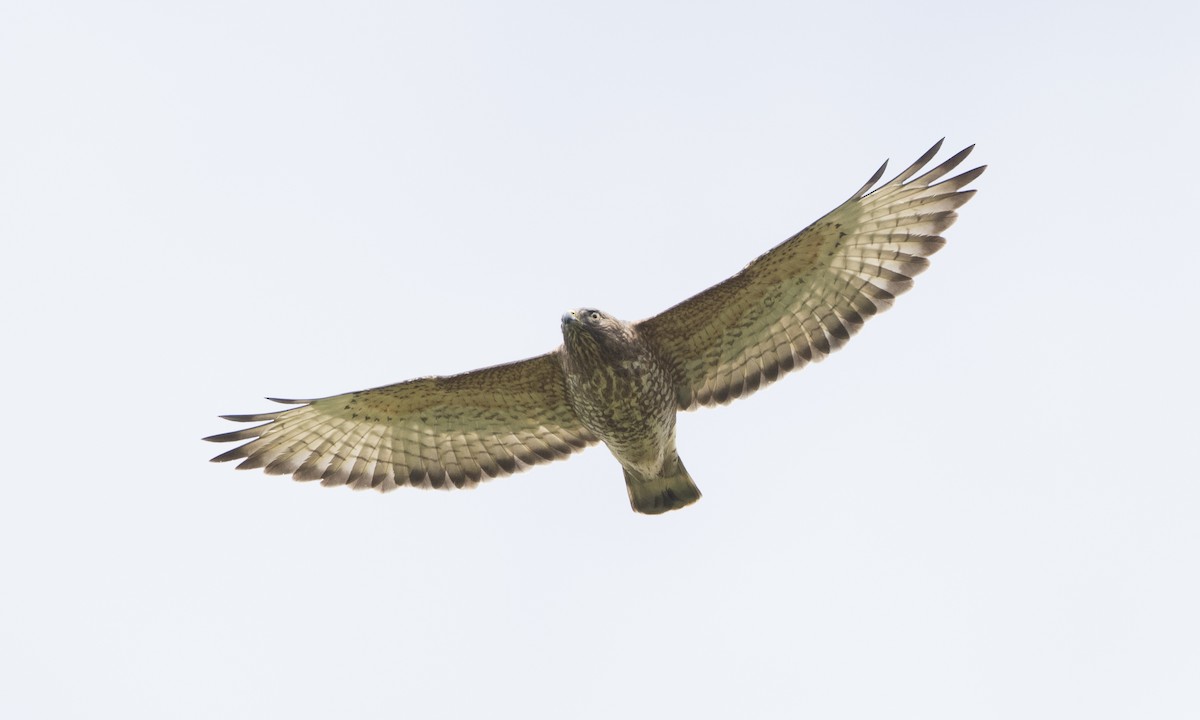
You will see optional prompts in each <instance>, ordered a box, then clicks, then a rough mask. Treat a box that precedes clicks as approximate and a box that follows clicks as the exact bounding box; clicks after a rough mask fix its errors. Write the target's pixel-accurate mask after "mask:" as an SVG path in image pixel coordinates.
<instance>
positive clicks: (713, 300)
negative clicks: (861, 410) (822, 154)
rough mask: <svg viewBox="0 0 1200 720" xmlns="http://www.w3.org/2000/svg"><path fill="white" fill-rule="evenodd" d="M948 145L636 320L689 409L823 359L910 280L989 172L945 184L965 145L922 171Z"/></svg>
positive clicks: (682, 403) (726, 398)
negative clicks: (736, 268)
mask: <svg viewBox="0 0 1200 720" xmlns="http://www.w3.org/2000/svg"><path fill="white" fill-rule="evenodd" d="M941 145H942V143H941V141H938V143H937V144H936V145H934V146H933V147H932V148H930V149H929V151H928V152H926V153H925V154H924V155H922V156H921V158H920V159H919V160H917V161H916V162H915V163H913V165H912V166H911V167H909V168H908V169H907V170H905V171H904V172H902V173H900V174H899V175H898V176H897V177H896V178H895V179H893V180H892V181H890V182H888V183H886V184H885V185H883V186H881V187H879V188H878V189H876V190H874V191H872V192H870V193H868V192H867V191H868V190H870V189H871V187H872V186H873V185H874V184H875V183H876V182H877V181H878V180H879V178H880V177H882V176H883V172H884V169H885V168H886V167H887V163H884V164H883V167H881V168H879V170H878V171H877V172H876V173H875V175H874V177H872V178H871V179H870V180H869V181H867V184H866V185H864V186H863V187H862V189H861V190H859V191H858V192H857V193H855V194H854V196H853V197H851V198H850V199H849V200H847V201H846V202H845V203H843V204H842V205H841V206H840V207H838V208H837V209H836V210H834V211H833V212H831V213H829V214H828V215H826V216H825V217H823V218H821V219H820V220H818V221H817V222H815V223H813V224H812V225H810V226H808V227H807V228H805V229H804V230H802V231H800V232H799V233H797V234H796V235H794V236H793V237H791V238H790V239H788V240H787V241H785V242H784V243H782V244H781V245H778V246H777V247H775V248H774V249H772V250H771V251H769V252H767V253H766V254H765V255H763V256H762V257H760V258H758V259H757V260H755V261H754V262H752V263H750V264H749V265H747V266H746V268H745V269H744V270H742V271H741V272H740V273H738V274H737V275H734V276H733V277H731V278H729V279H728V280H726V281H724V282H722V283H720V284H718V285H715V286H713V287H711V288H709V289H708V290H705V291H704V292H702V293H700V294H699V295H696V296H695V297H692V298H690V299H688V300H685V301H684V302H682V303H680V304H678V305H676V306H675V307H673V308H671V309H669V310H667V311H666V312H663V313H661V314H659V315H656V316H655V317H652V318H650V319H648V320H644V321H642V322H641V323H639V324H638V325H637V330H638V332H639V334H640V335H641V336H642V338H644V340H645V341H646V342H648V343H650V344H651V345H652V346H653V347H654V348H655V349H656V350H657V351H658V352H659V354H660V356H661V358H662V359H663V360H664V361H665V362H666V363H667V364H668V365H670V366H671V368H672V369H673V371H674V374H675V382H676V393H677V395H678V400H679V407H680V408H681V409H684V410H690V409H692V408H695V407H697V406H699V405H714V404H717V403H720V404H725V403H728V402H729V401H731V400H733V399H735V398H739V397H744V396H746V395H749V394H750V393H752V392H754V391H755V390H757V389H758V388H759V387H761V386H764V385H767V384H769V383H772V382H774V381H775V380H776V379H778V378H779V377H780V376H781V375H783V374H785V373H787V372H789V371H791V370H794V369H796V368H800V367H803V366H804V365H805V364H807V363H808V362H810V361H815V360H821V359H822V358H824V357H825V356H826V355H828V354H829V353H831V352H833V351H834V350H836V349H838V348H839V347H841V346H842V345H843V344H844V343H845V342H846V340H847V339H849V337H850V336H851V335H852V334H854V333H855V332H856V331H857V330H858V329H859V328H860V327H862V325H863V323H864V322H865V321H866V319H867V318H869V317H871V316H872V315H874V314H876V313H877V312H879V311H881V310H884V309H886V308H888V307H889V306H890V305H891V304H892V300H894V299H895V297H896V296H897V295H899V294H900V293H902V292H904V291H906V290H908V288H909V287H911V286H912V278H913V277H914V276H915V275H917V274H918V273H920V272H921V271H923V270H924V269H925V268H926V266H927V265H928V260H926V258H927V257H928V256H930V255H932V254H933V253H935V252H937V251H938V250H939V249H941V247H942V245H943V244H945V239H944V238H942V237H940V236H939V235H938V234H939V233H940V232H942V231H943V230H945V229H946V228H948V227H950V225H951V224H953V223H954V221H955V219H956V218H957V217H958V216H957V214H956V213H955V212H954V210H955V209H956V208H958V207H959V206H961V205H962V204H963V203H965V202H967V200H970V199H971V196H972V195H973V194H974V193H975V191H974V190H963V189H962V188H963V187H965V186H966V185H967V184H968V183H970V182H971V181H972V180H974V179H975V178H977V177H979V176H980V174H982V173H983V171H984V167H978V168H975V169H974V170H969V171H967V172H965V173H962V174H961V175H958V176H956V177H953V178H950V179H948V180H943V181H942V182H936V181H938V180H939V179H941V178H942V177H943V176H945V175H946V174H948V173H949V172H950V171H952V170H953V169H954V168H956V167H958V165H959V164H960V163H961V162H962V161H963V159H964V158H966V157H967V155H968V154H970V152H971V149H972V148H971V147H968V148H966V149H965V150H963V151H962V152H959V153H958V154H957V155H955V156H954V157H952V158H950V159H949V160H947V161H946V162H944V163H942V164H941V165H938V166H937V167H935V168H934V169H932V170H930V171H928V172H926V173H925V174H924V175H921V176H919V177H913V176H914V175H916V174H917V173H918V172H920V171H921V169H922V168H923V167H924V166H925V165H926V164H927V163H928V162H929V161H930V160H931V159H932V158H933V157H934V155H936V154H937V152H938V150H939V149H940V148H941ZM972 147H974V146H972ZM935 183H936V184H935Z"/></svg>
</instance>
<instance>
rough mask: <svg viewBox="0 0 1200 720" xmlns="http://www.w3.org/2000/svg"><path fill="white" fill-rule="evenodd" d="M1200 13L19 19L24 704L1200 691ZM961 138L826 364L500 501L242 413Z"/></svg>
mask: <svg viewBox="0 0 1200 720" xmlns="http://www.w3.org/2000/svg"><path fill="white" fill-rule="evenodd" d="M1196 8H1197V5H1196V4H1195V3H1183V2H1179V3H1157V2H1140V3H1136V4H1132V5H1131V4H1128V3H1099V4H1098V3H1082V2H1081V3H1060V4H1057V5H1055V4H1050V6H1049V7H1048V6H1047V4H1046V3H1040V2H1039V3H1028V4H1025V3H1016V4H1014V3H991V4H988V5H986V6H985V5H971V4H963V3H959V2H916V3H912V2H908V3H895V2H886V3H885V2H876V3H867V4H862V3H821V4H816V3H744V2H739V3H683V2H635V3H624V2H605V3H588V4H586V5H585V4H583V3H563V2H541V3H535V2H504V3H423V4H416V3H384V2H338V3H312V2H303V3H296V2H262V1H257V0H254V1H249V2H247V1H246V0H238V1H237V2H204V3H167V2H107V3H70V2H64V3H47V2H25V1H23V0H15V1H14V0H8V1H7V2H5V3H3V4H2V5H0V98H2V100H0V102H2V103H3V110H2V111H0V244H2V247H3V255H2V256H0V257H2V259H0V272H2V273H3V275H2V278H3V282H2V283H0V302H2V307H3V311H2V313H0V325H2V327H0V331H2V335H0V337H2V338H3V346H4V351H3V358H4V359H3V364H4V372H3V374H2V380H0V383H3V390H4V399H5V404H6V409H7V412H5V413H4V418H5V419H4V420H3V421H2V422H3V426H4V427H3V437H4V438H5V439H4V450H5V454H6V456H7V457H8V462H7V467H6V471H5V473H4V476H3V481H2V485H0V488H2V489H0V585H2V590H0V715H3V716H4V717H10V718H51V717H53V718H63V717H72V716H73V717H103V716H109V717H147V718H150V717H153V718H161V717H178V718H203V717H289V718H310V717H311V718H328V717H352V718H385V717H387V718H394V717H403V716H408V717H419V718H463V717H503V716H511V717H517V716H520V717H534V718H564V717H566V718H576V717H577V718H614V717H629V718H637V717H685V716H686V717H701V718H708V717H711V718H730V717H751V718H754V717H814V718H871V719H876V718H883V717H887V718H922V719H923V720H927V719H930V718H955V719H956V720H957V719H961V718H997V719H1000V718H1003V719H1005V720H1009V719H1011V718H1018V717H1019V718H1054V719H1060V718H1069V717H1075V718H1085V717H1086V718H1127V717H1141V718H1156V719H1165V718H1195V717H1197V716H1200V683H1197V678H1198V677H1200V613H1198V612H1197V608H1198V607H1200V576H1198V574H1197V568H1198V567H1200V471H1198V469H1197V467H1198V464H1200V463H1198V460H1200V457H1198V455H1200V450H1198V447H1200V443H1198V442H1197V437H1196V436H1197V425H1198V423H1197V420H1196V417H1197V416H1196V404H1197V401H1198V400H1200V391H1198V382H1197V380H1196V372H1195V368H1197V367H1200V353H1198V352H1197V349H1196V341H1197V332H1196V330H1197V311H1198V310H1200V300H1198V295H1197V286H1198V283H1200V276H1198V275H1197V267H1198V266H1200V249H1198V248H1200V242H1198V239H1197V230H1196V220H1195V209H1196V199H1197V196H1198V194H1200V182H1198V181H1197V176H1196V166H1197V161H1198V160H1200V152H1198V150H1200V142H1198V140H1197V133H1196V128H1197V127H1200V104H1198V93H1197V87H1198V86H1197V73H1198V72H1200V50H1198V49H1197V45H1196V39H1195V30H1196V28H1197V27H1198V26H1200V13H1198V11H1197V10H1196ZM942 136H945V137H946V138H947V140H946V148H945V150H944V152H943V157H946V156H948V155H949V154H950V152H953V151H954V150H957V149H959V148H960V147H963V146H966V145H968V144H971V143H977V144H978V147H977V149H976V151H975V153H974V155H972V158H971V161H970V162H969V164H968V165H966V166H964V167H973V166H974V164H980V163H987V164H988V165H990V169H989V170H988V172H987V173H986V174H985V175H984V176H983V177H982V178H981V179H980V180H979V181H978V182H977V183H976V184H975V187H977V188H978V189H979V193H978V195H977V197H976V198H975V200H973V201H972V202H971V203H970V204H969V205H967V206H966V207H964V208H963V210H962V213H961V219H960V220H959V222H958V224H957V225H955V226H954V227H953V228H952V229H951V230H950V231H949V232H948V233H947V237H948V238H949V243H948V245H947V247H946V248H945V249H944V250H943V251H942V252H941V253H939V254H938V255H937V256H936V257H935V258H934V260H933V267H932V268H931V269H930V270H929V272H927V273H926V274H925V275H923V276H921V277H920V278H919V280H918V282H917V283H916V287H915V288H914V290H913V291H912V292H911V293H910V294H908V295H906V296H904V297H903V298H901V299H900V301H899V302H897V304H896V306H895V308H894V309H893V310H891V311H890V312H888V313H887V314H885V315H883V316H881V317H879V318H876V319H874V320H872V321H871V322H870V323H869V324H868V325H867V327H866V328H865V329H864V330H863V332H862V333H861V334H859V335H858V336H856V338H855V339H854V340H853V341H852V342H851V343H850V344H849V345H848V346H847V347H846V348H845V349H844V350H842V351H840V352H838V353H837V354H835V355H834V356H833V357H832V358H830V359H829V360H828V361H826V362H824V363H821V364H820V365H816V366H811V367H809V368H806V369H805V370H803V371H802V372H799V373H796V374H794V375H791V376H789V377H788V378H786V379H785V380H783V381H781V382H779V383H778V384H776V385H774V386H772V387H771V388H769V389H767V390H765V391H763V392H760V393H758V394H756V395H755V396H754V397H752V398H750V399H748V400H743V401H739V402H737V403H734V404H733V405H731V406H729V407H727V408H722V409H718V410H706V411H700V412H696V413H691V414H686V415H683V416H681V417H680V420H679V449H680V454H681V456H682V457H683V458H684V461H685V462H686V463H687V467H688V469H689V470H690V471H691V473H692V475H693V477H694V478H695V480H696V482H697V483H698V484H699V486H700V487H701V489H702V490H703V492H704V498H703V500H701V501H700V502H699V503H698V504H696V505H694V506H692V507H689V508H687V509H685V510H683V511H680V512H675V513H670V514H668V515H665V516H660V517H644V516H638V515H635V514H634V513H632V512H631V511H630V509H629V505H628V500H627V498H626V493H625V488H624V483H623V481H622V477H621V471H620V468H619V466H618V465H617V463H616V462H615V460H614V459H613V458H612V457H611V456H610V455H609V454H608V453H607V452H606V451H605V450H604V449H603V448H595V449H592V450H590V451H588V452H586V453H584V454H583V455H580V456H577V457H575V458H574V459H572V460H570V461H569V462H563V463H555V464H552V465H549V466H545V467H539V468H537V469H534V470H532V471H530V472H528V473H525V474H522V475H518V476H514V477H511V478H506V479H503V480H497V481H494V482H491V483H487V484H485V485H484V486H483V487H482V488H480V489H478V490H475V491H472V492H453V493H444V492H421V491H416V490H407V489H405V490H399V491H397V492H394V493H391V494H389V495H386V496H380V495H378V494H376V493H355V492H351V491H348V490H346V489H326V488H322V487H319V486H318V485H315V484H303V485H302V484H298V483H294V482H292V481H291V480H289V479H286V478H280V477H269V476H266V475H264V474H262V473H259V472H237V471H235V470H234V469H233V467H232V466H230V465H214V464H210V463H209V462H208V458H209V457H211V456H212V455H213V454H215V453H216V452H218V451H219V450H220V448H218V447H217V446H213V445H210V444H208V443H203V442H201V441H200V438H201V437H202V436H205V435H210V434H213V433H217V432H223V431H226V430H229V429H232V428H233V426H231V425H229V424H228V423H226V422H224V421H222V420H219V419H218V418H217V417H216V416H217V415H218V414H225V413H251V412H262V411H265V410H268V409H271V404H270V403H268V402H266V401H265V400H263V399H262V398H263V396H283V397H317V396H321V395H328V394H333V393H339V392H344V391H349V390H355V389H360V388H364V387H371V386H375V385H381V384H385V383H389V382H396V381H400V380H405V379H409V378H412V377H416V376H420V375H428V374H445V373H453V372H460V371H464V370H468V369H471V368H475V367H480V366H484V365H490V364H495V363H498V362H503V361H507V360H513V359H517V358H521V357H527V356H530V355H535V354H539V353H542V352H545V351H547V350H549V349H551V348H553V347H555V346H556V345H557V344H558V343H560V342H561V336H560V334H559V324H558V318H559V315H560V314H561V313H562V312H563V311H564V310H565V309H567V308H571V307H578V306H581V305H586V306H595V307H599V308H602V309H604V310H606V311H608V312H610V313H612V314H614V315H616V316H618V317H623V318H627V319H630V320H635V319H639V318H642V317H647V316H650V315H653V314H655V313H657V312H658V311H660V310H662V309H664V308H666V307H667V306H669V305H671V304H673V303H675V302H678V301H679V300H681V299H683V298H685V297H687V296H689V295H691V294H693V293H695V292H697V291H699V290H702V289H704V288H705V287H707V286H708V285H711V284H713V283H715V282H717V281H719V280H721V279H723V278H725V277H727V276H729V275H731V274H733V273H734V272H735V271H737V270H738V269H739V268H741V267H742V266H743V265H744V264H745V263H746V262H748V261H749V260H751V259H753V258H754V257H756V256H757V255H759V254H760V253H762V252H764V251H766V250H767V249H768V248H770V247H771V246H773V245H774V244H776V243H778V242H779V241H781V240H783V239H784V238H786V237H787V236H789V235H790V234H792V233H793V232H794V231H796V230H798V229H799V228H801V227H803V226H805V225H807V224H808V223H810V222H811V221H813V220H815V219H816V218H817V217H819V216H820V215H821V214H823V213H824V212H826V211H828V210H830V209H832V208H833V207H835V206H836V205H837V204H838V203H840V202H841V201H842V200H844V199H845V198H846V197H848V196H849V195H850V194H851V193H852V192H854V191H855V190H856V189H857V188H858V187H859V186H860V185H861V184H862V183H863V181H865V180H866V178H868V177H869V176H870V175H871V173H872V172H873V171H874V170H875V168H876V167H877V166H878V165H879V163H880V162H882V161H883V160H884V159H885V158H891V159H892V166H891V168H892V171H893V172H894V171H898V170H899V169H901V168H902V167H903V166H905V165H907V164H908V163H909V162H911V161H912V160H914V159H915V158H916V157H917V156H918V155H920V154H921V152H923V151H924V150H925V149H926V148H927V147H929V146H930V145H931V144H932V143H933V142H934V141H936V140H937V139H938V138H940V137H942Z"/></svg>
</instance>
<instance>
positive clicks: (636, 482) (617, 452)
mask: <svg viewBox="0 0 1200 720" xmlns="http://www.w3.org/2000/svg"><path fill="white" fill-rule="evenodd" d="M562 330H563V347H562V349H561V350H560V351H559V352H560V353H561V354H562V363H563V375H564V377H565V378H566V388H567V398H568V401H569V402H570V404H571V407H572V408H573V409H574V410H575V413H576V414H577V415H578V416H579V419H580V421H582V423H583V425H584V427H586V428H587V429H588V430H589V431H591V433H592V434H593V435H595V436H596V437H598V438H600V440H601V441H603V442H604V444H605V445H607V446H608V449H609V450H610V451H611V452H612V454H613V456H614V457H616V458H617V460H618V461H619V462H620V463H621V467H622V468H623V469H624V470H625V483H626V486H627V489H628V491H629V501H630V503H631V504H632V505H633V507H634V509H635V510H638V511H639V512H649V513H652V512H655V511H658V512H662V511H664V510H671V509H674V507H676V506H680V507H681V506H682V505H683V504H687V503H688V502H695V501H696V500H698V499H699V498H700V491H699V490H698V489H697V488H696V486H695V484H694V483H693V482H692V479H691V477H690V476H688V474H687V471H686V470H683V464H682V463H681V462H680V461H679V456H678V455H677V454H676V452H675V414H676V412H678V408H677V407H676V401H675V381H674V379H673V378H672V377H671V371H670V368H669V367H667V366H666V365H665V364H664V363H663V362H662V361H661V360H660V359H659V358H658V357H657V356H656V355H655V354H654V351H653V348H652V347H650V346H649V345H647V344H646V343H643V342H641V340H640V338H639V337H638V332H637V328H635V327H634V326H633V325H631V324H629V323H626V322H621V321H620V320H617V319H616V318H613V317H611V316H609V315H606V314H604V313H602V312H600V311H599V310H594V309H589V308H582V309H580V310H573V311H571V312H569V313H567V314H565V315H563V319H562ZM684 500H687V502H683V501H684Z"/></svg>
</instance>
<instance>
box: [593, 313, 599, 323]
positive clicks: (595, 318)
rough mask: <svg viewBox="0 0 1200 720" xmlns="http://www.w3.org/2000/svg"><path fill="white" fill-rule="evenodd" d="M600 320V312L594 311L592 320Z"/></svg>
mask: <svg viewBox="0 0 1200 720" xmlns="http://www.w3.org/2000/svg"><path fill="white" fill-rule="evenodd" d="M599 320H600V313H598V312H593V313H592V322H598V321H599Z"/></svg>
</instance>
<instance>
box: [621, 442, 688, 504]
mask: <svg viewBox="0 0 1200 720" xmlns="http://www.w3.org/2000/svg"><path fill="white" fill-rule="evenodd" d="M625 486H626V487H627V488H628V490H629V504H630V505H632V506H633V509H634V512H640V513H645V514H647V515H659V514H661V513H665V512H667V511H668V510H678V509H679V508H681V507H687V506H688V505H691V504H692V503H694V502H696V501H697V500H699V499H700V488H698V487H696V483H694V482H692V476H691V475H688V471H687V468H685V467H684V466H683V462H682V461H681V460H680V459H679V456H678V455H676V456H675V457H674V458H672V459H671V460H668V461H667V463H666V467H665V468H663V474H662V475H659V476H658V477H643V476H641V475H640V474H638V473H636V472H630V470H629V469H628V468H626V469H625Z"/></svg>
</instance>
